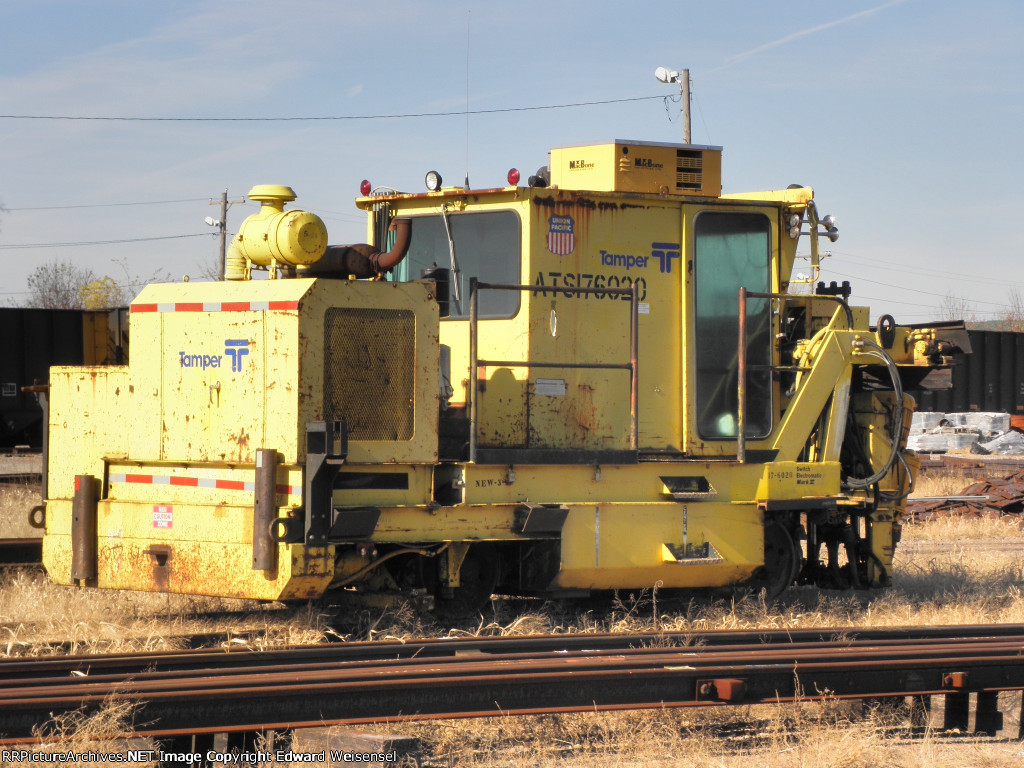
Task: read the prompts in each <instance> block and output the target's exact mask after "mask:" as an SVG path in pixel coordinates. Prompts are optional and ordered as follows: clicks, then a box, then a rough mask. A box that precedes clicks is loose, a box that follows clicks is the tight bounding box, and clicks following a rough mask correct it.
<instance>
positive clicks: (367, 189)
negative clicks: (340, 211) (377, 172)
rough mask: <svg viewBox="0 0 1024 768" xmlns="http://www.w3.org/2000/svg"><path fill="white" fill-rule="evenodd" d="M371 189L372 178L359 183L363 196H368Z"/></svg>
mask: <svg viewBox="0 0 1024 768" xmlns="http://www.w3.org/2000/svg"><path fill="white" fill-rule="evenodd" d="M371 189H373V187H372V186H370V180H369V179H363V180H362V181H361V182H360V183H359V191H360V192H361V193H362V195H363V197H366V196H367V195H368V194H370V190H371Z"/></svg>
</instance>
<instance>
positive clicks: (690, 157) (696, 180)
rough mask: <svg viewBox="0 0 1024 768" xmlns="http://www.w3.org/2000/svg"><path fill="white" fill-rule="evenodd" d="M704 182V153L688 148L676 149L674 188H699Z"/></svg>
mask: <svg viewBox="0 0 1024 768" xmlns="http://www.w3.org/2000/svg"><path fill="white" fill-rule="evenodd" d="M703 183H704V154H703V153H702V152H699V151H696V152H695V151H693V150H688V149H679V150H676V189H695V190H699V189H700V188H701V185H702V184H703Z"/></svg>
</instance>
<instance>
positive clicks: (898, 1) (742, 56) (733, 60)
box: [709, 0, 908, 73]
mask: <svg viewBox="0 0 1024 768" xmlns="http://www.w3.org/2000/svg"><path fill="white" fill-rule="evenodd" d="M907 1H908V0H892V1H891V2H888V3H885V4H884V5H879V6H877V7H875V8H868V9H867V10H864V11H858V12H857V13H853V14H850V15H849V16H844V17H843V18H841V19H836V20H835V21H830V22H827V23H826V24H819V25H818V26H816V27H811V28H810V29H803V30H801V31H799V32H794V33H793V34H791V35H786V36H785V37H780V38H779V39H778V40H773V41H772V42H770V43H765V44H764V45H759V46H758V47H757V48H751V49H750V50H749V51H744V52H743V53H737V54H736V55H735V56H730V57H729V58H728V59H726V60H725V63H724V64H722V66H720V67H716V68H715V69H712V70H709V73H710V72H719V71H721V70H723V69H726V68H727V67H731V66H733V65H734V64H739V63H740V62H741V61H745V60H746V59H749V58H750V57H751V56H756V55H757V54H759V53H761V52H762V51H768V50H771V49H772V48H778V47H779V46H780V45H786V44H787V43H792V42H793V41H794V40H799V39H800V38H802V37H807V36H808V35H813V34H815V33H817V32H822V31H824V30H826V29H832V27H838V26H839V25H841V24H846V23H847V22H850V21H855V20H856V19H863V18H865V17H867V16H873V15H874V14H876V13H879V12H880V11H884V10H885V9H886V8H892V7H893V6H895V5H902V4H903V3H906V2H907Z"/></svg>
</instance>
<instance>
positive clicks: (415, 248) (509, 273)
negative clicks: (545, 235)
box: [405, 211, 521, 320]
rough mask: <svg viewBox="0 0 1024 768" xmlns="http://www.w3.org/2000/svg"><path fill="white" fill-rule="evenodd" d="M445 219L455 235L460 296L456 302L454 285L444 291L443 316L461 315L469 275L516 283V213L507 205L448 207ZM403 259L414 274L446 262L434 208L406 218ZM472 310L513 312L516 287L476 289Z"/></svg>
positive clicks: (483, 314)
mask: <svg viewBox="0 0 1024 768" xmlns="http://www.w3.org/2000/svg"><path fill="white" fill-rule="evenodd" d="M448 223H449V224H450V226H451V232H452V239H453V240H454V241H455V255H456V257H457V259H458V265H459V270H460V272H459V292H458V295H459V296H460V297H461V301H459V302H456V301H455V291H454V290H452V291H450V295H451V315H450V316H449V318H448V319H463V320H464V319H466V318H468V317H469V279H470V278H471V277H475V278H476V279H477V280H479V281H481V282H485V283H506V284H514V285H517V284H518V283H519V281H520V277H519V255H520V252H521V247H520V242H521V235H520V226H519V217H518V216H517V215H516V214H515V212H513V211H487V212H481V213H449V214H448ZM405 260H406V262H407V263H408V264H409V271H410V276H411V277H414V278H415V277H418V276H419V274H420V270H423V269H431V268H434V267H445V268H450V267H451V254H450V252H449V249H448V233H447V231H446V230H445V226H444V218H443V217H442V216H441V215H440V214H436V215H433V216H416V217H414V218H412V232H411V238H410V242H409V253H408V255H407V256H406V257H405ZM450 279H453V280H454V277H452V278H450ZM478 310H479V317H480V318H499V317H514V316H515V314H516V313H517V312H518V311H519V291H481V292H480V298H479V304H478Z"/></svg>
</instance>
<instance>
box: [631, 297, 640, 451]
mask: <svg viewBox="0 0 1024 768" xmlns="http://www.w3.org/2000/svg"><path fill="white" fill-rule="evenodd" d="M630 290H631V293H630V297H629V300H630V315H629V364H630V382H629V449H630V450H631V451H635V450H637V446H638V444H639V416H638V414H639V411H640V386H639V375H638V373H639V372H638V370H637V367H638V366H637V363H638V362H639V359H640V354H639V347H640V329H639V325H640V298H639V292H638V289H637V284H636V282H635V281H634V282H633V284H632V285H631V286H630Z"/></svg>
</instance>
